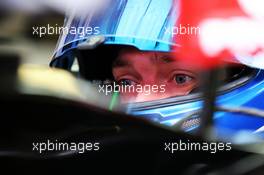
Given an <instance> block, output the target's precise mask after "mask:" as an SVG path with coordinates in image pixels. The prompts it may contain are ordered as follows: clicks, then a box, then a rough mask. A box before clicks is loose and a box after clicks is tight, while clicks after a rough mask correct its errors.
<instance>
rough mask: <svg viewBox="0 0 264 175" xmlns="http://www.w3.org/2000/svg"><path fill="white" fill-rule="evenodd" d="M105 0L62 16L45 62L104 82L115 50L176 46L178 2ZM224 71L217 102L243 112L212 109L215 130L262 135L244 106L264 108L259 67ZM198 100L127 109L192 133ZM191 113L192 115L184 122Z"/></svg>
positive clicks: (259, 121)
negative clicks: (225, 78) (174, 32)
mask: <svg viewBox="0 0 264 175" xmlns="http://www.w3.org/2000/svg"><path fill="white" fill-rule="evenodd" d="M105 2H107V3H109V4H107V5H106V4H103V5H101V6H100V5H99V6H97V9H94V10H92V11H91V12H87V13H86V14H85V15H83V16H79V15H76V14H75V13H74V11H72V12H71V13H70V14H68V15H67V17H66V19H65V23H64V27H63V29H62V33H61V35H60V38H59V41H58V43H57V46H56V49H55V53H54V56H53V59H52V61H51V63H50V65H51V66H52V67H58V68H63V69H66V70H69V71H72V70H73V67H74V64H77V65H78V69H77V70H78V71H79V72H78V73H79V75H80V76H82V77H84V78H86V79H88V80H89V81H91V80H92V81H94V80H100V81H103V80H106V79H112V78H113V77H112V71H111V64H112V61H113V59H114V58H115V57H116V54H117V52H118V49H120V48H122V47H124V46H131V47H135V48H137V49H139V50H141V51H159V52H171V49H172V47H173V46H177V43H174V42H173V38H172V37H173V35H172V33H171V31H170V29H172V28H173V26H174V24H175V23H176V21H177V18H178V17H179V10H178V9H179V3H178V4H177V3H176V1H174V0H107V1H105ZM76 60H77V61H76ZM228 72H229V74H228V76H229V80H228V81H227V82H226V83H225V85H224V86H223V87H221V88H220V89H219V95H218V97H217V101H216V105H217V106H221V107H223V109H225V108H231V109H238V110H237V111H239V109H241V110H242V112H241V111H240V112H236V111H234V112H232V110H223V111H219V112H216V113H215V115H214V124H215V128H216V130H217V133H218V134H219V135H220V136H223V137H225V136H227V135H229V136H230V135H233V134H234V133H237V131H248V132H250V133H258V134H259V135H262V136H263V138H264V118H263V117H261V115H258V116H254V115H252V113H250V111H251V110H243V109H248V108H250V109H251V108H254V109H258V110H261V109H264V102H263V99H264V71H263V70H260V69H254V68H249V67H247V66H245V65H244V66H241V67H239V68H232V69H230V70H229V71H228ZM202 102H203V100H202V98H201V95H200V93H193V94H190V95H187V96H182V97H171V98H167V99H160V100H155V101H150V102H144V103H134V104H131V105H129V107H128V108H129V109H128V113H130V114H134V115H135V116H138V117H144V118H146V119H149V120H152V121H155V122H158V123H161V124H164V125H167V126H171V127H173V126H175V125H178V124H179V122H181V124H182V128H183V129H184V130H185V131H192V130H194V129H195V128H197V126H198V125H199V117H198V116H197V115H192V114H193V113H195V112H197V111H199V110H201V108H202ZM243 111H244V112H245V111H247V112H248V113H244V112H243ZM254 111H255V110H253V114H256V113H254ZM255 112H256V111H255ZM260 113H261V112H260ZM190 115H192V116H193V117H191V118H187V119H186V120H184V119H185V118H186V116H190Z"/></svg>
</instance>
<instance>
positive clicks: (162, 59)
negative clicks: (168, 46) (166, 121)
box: [112, 48, 198, 103]
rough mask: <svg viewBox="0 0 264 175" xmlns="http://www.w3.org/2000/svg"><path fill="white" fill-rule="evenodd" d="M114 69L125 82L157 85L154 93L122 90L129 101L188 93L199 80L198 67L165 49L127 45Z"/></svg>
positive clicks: (124, 99)
mask: <svg viewBox="0 0 264 175" xmlns="http://www.w3.org/2000/svg"><path fill="white" fill-rule="evenodd" d="M112 72H113V75H114V78H115V81H116V82H117V83H118V84H119V85H121V86H125V85H130V86H135V87H138V86H142V87H144V86H146V85H148V86H151V87H155V88H154V89H155V90H154V91H151V92H150V93H149V92H148V93H146V92H144V93H141V92H140V91H138V90H137V91H136V90H135V91H130V92H128V91H125V92H120V96H121V101H122V102H125V103H126V102H131V101H132V102H141V101H150V100H157V99H162V98H168V97H173V96H182V95H187V94H189V93H190V92H191V91H192V90H193V89H194V88H196V87H197V84H198V80H197V79H198V73H197V71H194V70H193V69H191V68H190V67H188V66H186V65H185V64H184V63H182V62H180V61H177V60H175V59H174V58H172V57H171V55H170V54H169V53H162V52H143V51H138V50H136V49H133V48H126V49H123V50H121V51H120V52H119V56H118V58H117V59H116V60H115V62H114V64H113V69H112ZM157 88H158V90H157ZM142 90H143V91H144V88H142ZM145 90H146V89H145ZM148 90H149V89H148Z"/></svg>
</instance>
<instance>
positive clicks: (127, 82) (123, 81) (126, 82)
mask: <svg viewBox="0 0 264 175" xmlns="http://www.w3.org/2000/svg"><path fill="white" fill-rule="evenodd" d="M118 84H119V85H120V86H131V85H135V84H136V82H134V81H132V80H129V79H121V80H119V81H118Z"/></svg>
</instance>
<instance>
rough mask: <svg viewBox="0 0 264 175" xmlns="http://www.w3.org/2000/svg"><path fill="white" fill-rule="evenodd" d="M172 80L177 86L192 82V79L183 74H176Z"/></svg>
mask: <svg viewBox="0 0 264 175" xmlns="http://www.w3.org/2000/svg"><path fill="white" fill-rule="evenodd" d="M174 80H175V82H176V83H177V84H179V85H182V84H184V83H188V82H190V81H192V80H193V77H191V76H188V75H185V74H176V75H175V76H174Z"/></svg>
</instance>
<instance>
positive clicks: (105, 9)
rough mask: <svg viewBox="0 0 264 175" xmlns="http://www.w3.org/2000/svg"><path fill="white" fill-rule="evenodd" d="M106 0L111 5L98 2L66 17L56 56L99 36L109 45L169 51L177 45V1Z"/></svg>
mask: <svg viewBox="0 0 264 175" xmlns="http://www.w3.org/2000/svg"><path fill="white" fill-rule="evenodd" d="M105 2H106V3H107V5H106V4H104V5H103V4H102V5H101V6H99V5H97V7H96V9H93V10H91V11H90V12H87V13H86V14H85V15H83V16H81V17H80V16H79V15H77V13H75V12H71V14H69V15H68V16H67V17H66V19H65V23H64V27H62V28H61V29H60V31H61V35H60V38H59V41H58V43H57V47H56V50H55V53H54V57H53V58H54V59H55V58H58V57H60V56H61V55H63V54H64V53H65V52H67V51H69V50H71V49H75V48H77V47H79V46H80V45H81V44H84V42H87V40H91V38H98V37H99V36H100V39H99V40H100V41H101V42H104V43H105V44H117V45H130V46H134V47H136V48H138V49H140V50H145V51H165V52H168V51H170V49H171V46H172V45H175V44H174V43H173V38H172V34H171V29H172V28H173V26H174V24H175V22H176V21H177V18H178V10H177V9H178V7H177V6H175V3H174V0H163V1H160V0H129V1H128V0H119V1H116V0H107V1H105ZM88 3H89V2H88ZM84 5H85V4H84ZM87 6H89V4H87ZM95 41H98V39H97V40H96V39H95V40H94V39H92V41H90V43H89V44H90V45H95V44H96V43H98V42H95ZM91 42H92V43H91Z"/></svg>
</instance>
